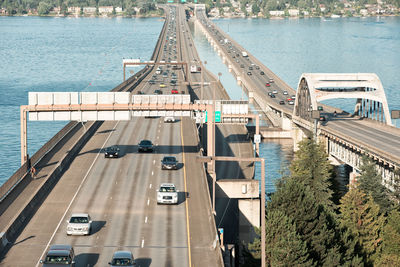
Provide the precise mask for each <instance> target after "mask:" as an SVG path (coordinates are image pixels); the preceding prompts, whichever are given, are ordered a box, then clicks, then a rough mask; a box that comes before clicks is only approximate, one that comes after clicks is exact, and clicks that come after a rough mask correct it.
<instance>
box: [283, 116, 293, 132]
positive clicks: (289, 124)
mask: <svg viewBox="0 0 400 267" xmlns="http://www.w3.org/2000/svg"><path fill="white" fill-rule="evenodd" d="M282 130H285V131H291V130H292V121H291V120H290V119H289V118H287V117H285V116H282Z"/></svg>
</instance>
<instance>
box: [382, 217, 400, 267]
mask: <svg viewBox="0 0 400 267" xmlns="http://www.w3.org/2000/svg"><path fill="white" fill-rule="evenodd" d="M382 239H383V244H382V254H383V255H382V258H381V260H382V261H383V262H397V263H398V265H391V266H400V212H399V211H398V210H392V211H391V212H390V213H389V216H388V217H387V223H386V224H385V226H384V228H383V235H382Z"/></svg>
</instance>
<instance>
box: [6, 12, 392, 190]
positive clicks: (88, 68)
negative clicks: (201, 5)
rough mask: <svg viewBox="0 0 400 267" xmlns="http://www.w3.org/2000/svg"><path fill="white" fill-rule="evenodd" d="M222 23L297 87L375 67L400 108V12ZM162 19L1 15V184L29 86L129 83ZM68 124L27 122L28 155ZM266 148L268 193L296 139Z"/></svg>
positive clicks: (12, 157)
mask: <svg viewBox="0 0 400 267" xmlns="http://www.w3.org/2000/svg"><path fill="white" fill-rule="evenodd" d="M215 22H216V23H217V24H218V25H219V26H220V27H221V28H222V29H223V30H224V31H226V32H228V33H229V34H230V35H231V36H232V37H233V38H234V39H235V40H236V41H238V42H239V43H240V44H241V45H242V46H244V47H245V48H246V49H247V50H249V51H250V52H251V53H252V54H253V55H255V56H256V57H258V59H260V60H261V61H262V62H263V63H264V64H265V65H266V66H268V67H269V68H270V69H272V70H273V71H274V72H275V73H276V74H277V75H279V76H280V77H281V78H282V79H284V80H285V81H286V82H287V83H288V84H289V85H290V86H292V87H294V88H296V87H297V82H298V79H299V78H300V75H301V73H303V72H375V73H377V74H378V75H379V77H380V79H381V81H382V83H383V86H384V88H385V91H386V95H387V97H388V100H389V105H390V108H391V109H400V103H398V102H397V101H396V99H399V97H400V90H398V89H397V85H396V81H395V77H397V75H396V74H398V73H400V54H399V53H398V51H400V18H341V19H333V20H329V21H325V20H323V19H296V20H265V19H257V20H249V19H231V20H228V19H219V20H216V21H215ZM162 24H163V21H161V20H160V19H157V18H148V19H122V18H113V19H109V18H37V17H0V36H1V38H0V55H1V58H2V60H1V61H0V70H1V71H0V94H1V98H0V107H2V109H1V111H0V120H1V122H2V123H1V124H0V133H1V138H0V148H1V151H3V153H1V154H0V184H1V183H2V182H4V181H5V180H6V179H8V177H9V176H10V175H11V174H12V173H14V172H15V170H17V168H18V167H19V164H20V158H19V157H20V152H19V151H20V143H19V142H20V138H19V127H20V126H19V106H20V105H24V104H27V102H28V100H27V97H28V92H29V91H108V90H110V89H112V88H113V87H115V86H116V85H118V84H119V83H120V82H121V81H122V58H123V57H125V58H138V57H140V58H141V59H149V58H150V56H151V54H152V52H153V49H154V46H155V44H156V41H157V38H158V35H159V33H160V31H161V27H162ZM195 42H196V46H197V49H198V51H199V54H200V56H201V59H202V60H207V62H208V64H207V66H206V67H207V68H208V69H210V70H211V71H212V72H213V73H215V74H217V73H218V72H221V73H222V76H221V81H222V83H223V84H224V86H225V87H226V88H227V90H228V93H229V94H230V96H231V98H232V99H235V100H238V99H246V95H245V94H244V93H242V91H241V89H240V87H238V86H237V84H236V81H235V80H234V78H233V77H232V75H231V74H230V73H229V72H228V70H227V68H226V66H225V65H224V64H222V62H221V60H220V58H219V57H218V56H217V55H216V54H215V53H214V50H213V49H212V48H211V47H210V46H209V45H208V43H207V41H206V40H205V38H204V36H203V35H202V34H200V33H198V32H195ZM135 71H136V70H135ZM333 104H334V105H336V106H338V107H340V108H343V109H345V110H349V109H352V106H354V102H351V101H350V102H347V101H342V100H339V101H336V102H334V103H333ZM63 125H65V123H63V122H48V123H46V122H32V123H28V129H29V133H28V144H29V149H28V150H29V154H31V155H32V154H33V153H34V152H35V151H36V150H37V149H38V148H40V147H41V146H42V145H43V144H44V143H45V142H46V141H47V140H48V139H49V138H51V137H52V136H53V135H54V134H55V133H56V132H57V131H58V130H59V129H60V128H61V127H62V126H63ZM4 152H5V153H4ZM260 154H261V156H263V157H264V158H266V159H267V162H266V165H267V169H266V172H267V192H270V191H273V190H274V187H273V184H274V181H275V180H276V179H277V178H279V177H280V176H281V171H285V170H286V169H287V165H288V164H289V162H290V160H291V158H292V156H293V152H292V143H291V141H289V140H284V141H268V142H263V143H262V144H261V151H260ZM257 177H258V178H259V175H257Z"/></svg>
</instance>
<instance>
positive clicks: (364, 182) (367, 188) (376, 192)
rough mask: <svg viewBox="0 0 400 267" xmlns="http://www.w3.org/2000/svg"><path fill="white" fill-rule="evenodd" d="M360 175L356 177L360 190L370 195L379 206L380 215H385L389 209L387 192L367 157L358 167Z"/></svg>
mask: <svg viewBox="0 0 400 267" xmlns="http://www.w3.org/2000/svg"><path fill="white" fill-rule="evenodd" d="M360 171H361V175H360V176H359V177H358V182H359V186H360V189H361V190H362V191H364V192H365V193H367V194H369V193H370V194H371V195H372V198H373V199H374V201H375V203H377V204H378V205H379V207H380V208H381V211H382V213H387V212H388V211H389V210H390V208H391V201H390V199H389V195H388V190H387V189H386V187H385V186H384V185H382V176H381V175H380V174H379V173H378V172H377V170H376V168H375V163H374V162H373V161H372V160H371V159H370V158H368V157H366V156H364V157H363V158H362V164H361V167H360Z"/></svg>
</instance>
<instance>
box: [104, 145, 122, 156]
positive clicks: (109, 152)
mask: <svg viewBox="0 0 400 267" xmlns="http://www.w3.org/2000/svg"><path fill="white" fill-rule="evenodd" d="M104 157H105V158H118V157H119V148H118V146H110V147H107V148H106V149H104Z"/></svg>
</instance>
